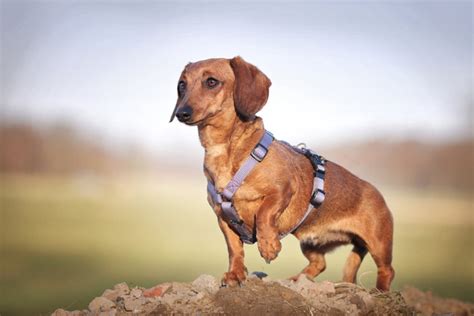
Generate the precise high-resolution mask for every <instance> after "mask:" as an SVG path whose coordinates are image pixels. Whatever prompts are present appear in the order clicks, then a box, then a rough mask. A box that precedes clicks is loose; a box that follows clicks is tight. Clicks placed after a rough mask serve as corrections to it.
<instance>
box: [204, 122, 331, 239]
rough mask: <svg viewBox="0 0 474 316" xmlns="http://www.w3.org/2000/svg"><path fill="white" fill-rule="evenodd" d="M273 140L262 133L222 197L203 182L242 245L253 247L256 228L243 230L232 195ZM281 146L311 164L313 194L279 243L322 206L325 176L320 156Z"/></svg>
mask: <svg viewBox="0 0 474 316" xmlns="http://www.w3.org/2000/svg"><path fill="white" fill-rule="evenodd" d="M273 140H274V137H273V135H272V133H270V132H268V131H265V133H264V134H263V136H262V138H261V139H260V140H259V142H258V144H257V145H256V146H255V147H254V149H253V150H252V152H251V153H250V156H249V157H248V158H247V160H245V162H244V163H243V165H242V166H241V167H240V169H239V170H238V171H237V173H236V174H235V175H234V177H233V178H232V179H231V180H230V181H229V183H228V184H227V186H226V187H225V188H224V190H223V191H222V193H220V192H218V191H217V189H216V187H215V185H214V184H213V183H212V182H210V181H208V182H207V191H208V192H209V194H210V196H211V198H212V201H213V202H214V204H216V205H220V206H221V208H222V212H223V213H224V217H225V219H226V220H227V222H228V224H229V225H230V226H231V228H232V229H233V230H234V231H235V232H237V233H238V234H239V236H240V239H241V240H242V241H243V242H244V243H246V244H253V243H255V242H256V241H257V237H256V225H254V227H253V229H252V230H249V229H248V228H247V227H246V226H245V224H244V221H243V220H242V219H241V218H240V216H239V213H237V210H236V209H235V207H234V205H233V203H232V198H233V196H234V194H235V192H237V190H238V189H239V187H240V186H241V184H242V182H243V181H244V180H245V178H246V177H247V175H248V174H249V173H250V172H251V171H252V170H253V168H254V167H255V166H256V165H257V164H259V163H260V162H262V161H263V159H264V158H265V156H266V155H267V153H268V148H269V147H270V145H271V144H272V142H273ZM283 143H284V144H286V145H287V146H289V147H290V148H292V149H293V150H295V151H296V152H298V153H300V154H303V155H305V156H306V157H307V158H308V159H309V160H310V161H311V164H312V165H313V169H314V173H313V175H314V179H313V191H312V192H313V193H312V194H311V198H310V201H309V205H308V208H307V209H306V212H305V214H304V215H303V217H302V218H301V219H300V221H299V222H298V223H297V224H296V225H295V226H294V227H293V228H292V229H291V230H290V231H288V232H286V233H282V234H280V235H279V237H280V239H281V238H283V237H285V236H286V235H288V234H290V233H293V232H294V231H295V230H297V229H298V228H299V227H300V226H301V225H302V224H303V222H304V221H305V220H306V218H307V217H308V216H309V214H310V213H311V211H312V210H313V209H314V208H318V207H319V206H320V205H321V204H322V203H323V202H324V198H325V192H324V176H325V172H326V169H325V167H324V165H325V163H326V160H325V159H324V158H323V157H322V156H320V155H318V154H316V153H314V152H313V151H311V150H310V149H307V148H305V147H304V146H297V147H296V146H291V145H290V144H288V143H286V142H283Z"/></svg>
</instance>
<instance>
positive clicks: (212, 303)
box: [52, 274, 474, 316]
mask: <svg viewBox="0 0 474 316" xmlns="http://www.w3.org/2000/svg"><path fill="white" fill-rule="evenodd" d="M259 276H260V277H262V275H259ZM207 314H222V315H334V316H338V315H474V304H470V303H464V302H461V301H457V300H454V299H443V298H439V297H436V296H434V295H432V294H431V293H429V292H422V291H420V290H418V289H416V288H413V287H407V288H405V289H404V290H402V291H401V292H389V293H381V292H379V291H377V290H375V289H373V290H368V289H365V288H362V287H360V286H357V285H355V284H350V283H331V282H327V281H325V282H313V281H310V280H308V279H306V278H305V277H304V276H302V277H300V278H299V279H298V280H297V281H296V282H294V281H289V280H276V281H274V280H271V279H269V278H268V277H263V278H262V279H260V278H259V277H257V275H255V274H252V275H251V276H250V277H249V278H248V280H247V281H246V282H245V283H244V284H243V285H242V286H241V287H234V288H228V287H220V284H219V282H218V280H217V279H216V278H214V277H213V276H210V275H201V276H200V277H198V278H197V279H196V280H194V281H193V282H191V283H178V282H172V283H163V284H159V285H156V286H154V287H152V288H149V289H145V288H141V287H135V288H132V289H131V288H129V287H128V285H127V284H125V283H120V284H117V285H115V286H114V287H113V288H112V289H107V290H105V291H104V293H103V294H102V295H101V296H99V297H96V298H94V299H93V300H92V301H91V302H90V304H89V306H88V309H86V310H82V311H65V310H63V309H57V310H56V311H55V312H54V313H53V314H52V315H53V316H66V315H67V316H69V315H74V316H86V315H87V316H89V315H94V316H95V315H100V316H108V315H110V316H113V315H117V316H118V315H207Z"/></svg>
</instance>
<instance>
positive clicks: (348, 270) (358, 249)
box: [342, 242, 367, 283]
mask: <svg viewBox="0 0 474 316" xmlns="http://www.w3.org/2000/svg"><path fill="white" fill-rule="evenodd" d="M366 254H367V248H366V247H365V246H362V245H360V244H359V243H356V242H354V248H352V251H351V253H350V254H349V257H348V258H347V261H346V264H345V266H344V272H343V276H342V280H343V281H344V282H350V283H356V278H357V271H358V270H359V267H360V264H361V263H362V260H363V259H364V257H365V255H366Z"/></svg>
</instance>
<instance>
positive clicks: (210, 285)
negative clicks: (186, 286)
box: [191, 274, 219, 294]
mask: <svg viewBox="0 0 474 316" xmlns="http://www.w3.org/2000/svg"><path fill="white" fill-rule="evenodd" d="M191 285H192V287H193V288H194V289H196V290H197V291H205V292H208V293H211V294H214V293H216V292H217V291H219V282H217V280H216V278H215V277H213V276H212V275H207V274H203V275H200V276H199V277H198V278H197V279H196V280H194V281H193V283H192V284H191Z"/></svg>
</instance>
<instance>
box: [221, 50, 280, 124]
mask: <svg viewBox="0 0 474 316" xmlns="http://www.w3.org/2000/svg"><path fill="white" fill-rule="evenodd" d="M230 66H231V67H232V70H233V71H234V75H235V84H234V105H235V110H236V112H237V113H238V114H239V115H240V117H241V118H243V119H244V120H252V119H254V117H255V114H256V113H257V112H258V111H260V110H261V109H262V108H263V106H264V105H265V103H267V99H268V93H269V89H270V86H271V84H272V82H271V81H270V79H268V77H267V76H265V74H264V73H263V72H261V71H260V70H259V69H258V68H257V67H255V66H254V65H252V64H249V63H248V62H246V61H245V60H243V59H242V58H241V57H240V56H237V57H234V58H232V59H231V60H230Z"/></svg>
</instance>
